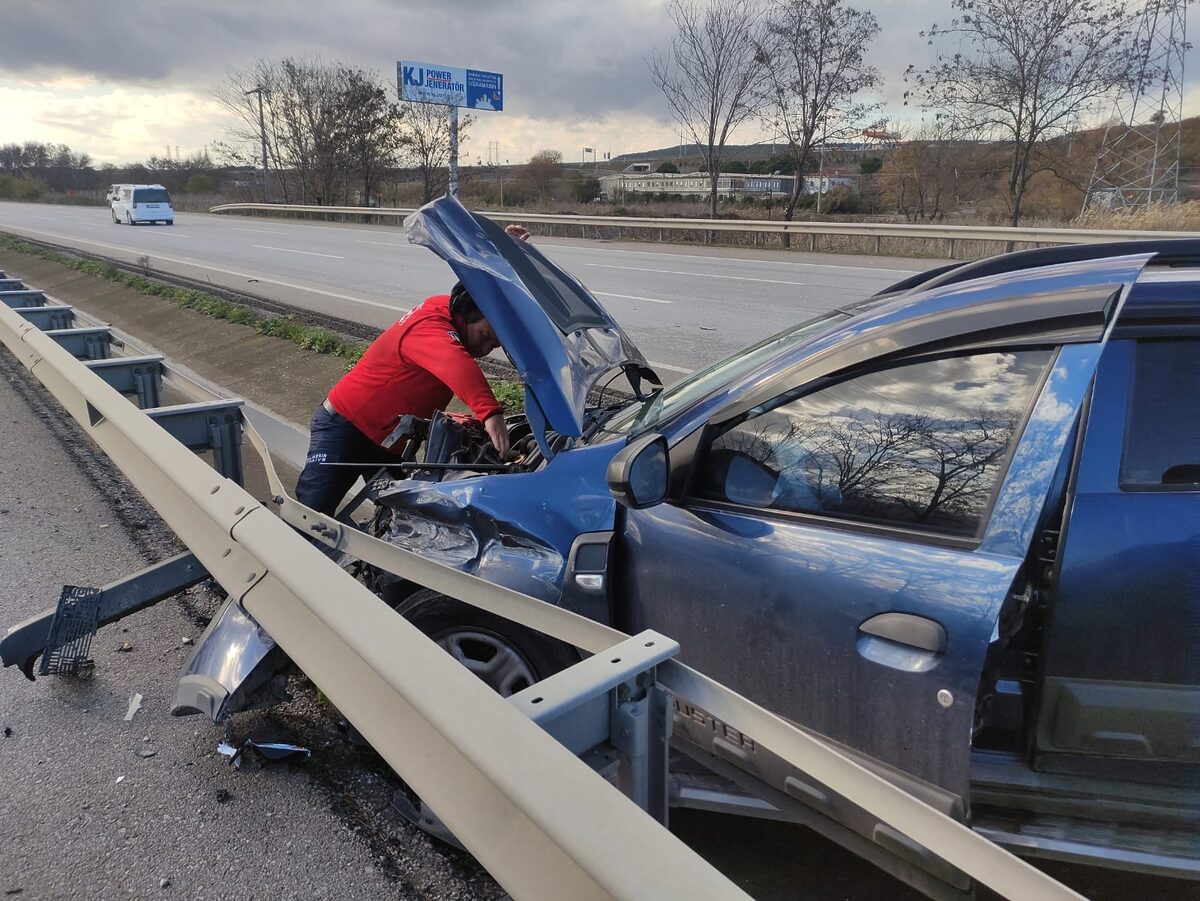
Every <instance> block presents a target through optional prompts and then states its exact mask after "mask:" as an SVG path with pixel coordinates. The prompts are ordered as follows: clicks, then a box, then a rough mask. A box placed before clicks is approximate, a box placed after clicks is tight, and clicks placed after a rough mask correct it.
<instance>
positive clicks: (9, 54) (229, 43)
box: [0, 0, 1196, 124]
mask: <svg viewBox="0 0 1200 901" xmlns="http://www.w3.org/2000/svg"><path fill="white" fill-rule="evenodd" d="M850 2H851V3H852V4H854V5H857V6H860V7H864V8H869V9H871V11H872V12H874V13H875V15H876V17H877V18H878V19H879V22H880V25H881V28H882V33H881V35H880V37H879V38H878V39H877V41H876V42H875V45H874V47H873V48H872V61H873V62H874V64H875V65H876V66H877V67H878V68H879V70H880V71H881V72H882V73H883V75H884V77H885V87H884V90H883V97H884V98H885V99H886V100H887V102H888V105H889V108H890V110H891V111H892V112H894V113H898V112H901V110H900V98H901V95H902V93H903V91H904V83H903V78H902V73H903V71H904V69H905V67H906V66H907V65H908V64H909V63H914V64H916V65H918V66H921V65H923V64H925V63H926V62H927V61H929V59H930V58H931V50H930V48H929V47H927V46H926V42H925V40H924V39H923V38H921V37H920V35H919V32H920V30H921V29H922V28H927V27H929V26H930V25H931V24H933V23H934V22H942V23H945V21H946V20H948V19H949V18H950V11H949V3H948V0H910V2H905V0H876V2H874V3H870V4H866V3H854V0H850ZM4 19H5V22H4V27H3V29H2V30H0V74H2V73H4V72H5V71H7V72H8V73H11V74H12V75H13V76H16V77H20V78H24V79H37V78H39V77H46V76H52V75H59V74H74V75H90V76H94V77H96V78H98V79H101V80H105V81H112V82H125V83H131V84H138V85H143V86H144V85H153V86H154V87H157V88H173V89H189V90H193V91H198V92H200V93H206V92H207V91H208V89H209V88H211V87H212V86H213V85H214V84H216V83H217V82H219V81H221V80H222V79H223V77H224V75H225V73H226V71H227V70H229V69H231V68H242V67H245V66H248V65H250V64H251V63H252V62H253V61H254V60H255V59H257V58H260V57H262V58H268V59H277V58H280V57H283V56H311V55H319V56H321V57H323V58H325V59H327V60H334V59H337V60H341V61H343V62H345V63H348V64H351V65H357V66H362V67H365V68H368V69H373V70H375V71H377V72H378V73H379V74H380V75H381V77H383V78H384V80H386V81H388V82H391V81H392V80H393V79H394V77H395V62H396V60H397V59H398V58H405V59H416V60H420V61H423V62H435V63H445V64H447V65H459V66H469V67H474V68H480V69H487V70H490V71H496V72H502V73H504V75H505V79H506V85H505V87H506V91H505V93H506V97H505V108H506V110H507V111H508V112H510V113H512V114H515V115H523V116H528V117H530V118H534V119H548V120H555V121H557V122H559V123H565V124H570V123H571V122H575V121H581V120H586V119H594V118H598V117H602V116H604V115H605V114H610V113H612V114H644V115H648V116H651V117H654V118H658V119H660V120H661V121H663V122H664V123H665V122H666V121H667V120H668V118H669V117H668V115H667V111H666V107H665V103H664V102H663V99H662V97H661V96H660V95H659V93H658V91H657V89H655V87H654V86H653V84H652V83H651V82H650V79H649V77H648V74H647V70H646V65H645V59H646V57H647V56H649V55H650V53H651V52H652V51H653V50H654V48H655V47H659V48H662V47H665V46H666V44H667V43H668V41H669V39H670V35H671V25H670V22H669V20H668V18H667V16H666V13H665V11H664V10H663V7H662V4H661V3H656V2H652V0H642V2H635V0H610V2H608V3H605V4H593V3H579V2H575V0H543V2H534V0H525V2H521V0H516V2H513V0H510V2H508V3H503V4H501V3H494V2H481V0H441V2H438V3H436V4H435V3H417V2H412V0H340V2H338V3H336V4H335V3H332V2H327V3H321V4H318V3H310V2H296V0H252V2H245V0H174V2H164V0H124V2H122V3H120V4H102V3H93V2H69V0H5V16H4ZM1195 70H1196V67H1195V66H1191V67H1190V71H1195Z"/></svg>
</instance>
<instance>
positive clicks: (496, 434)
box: [483, 413, 510, 460]
mask: <svg viewBox="0 0 1200 901" xmlns="http://www.w3.org/2000/svg"><path fill="white" fill-rule="evenodd" d="M483 428H484V431H486V432H487V435H488V438H490V439H491V441H492V447H494V448H495V449H496V453H497V454H498V455H499V456H500V459H501V460H507V459H508V452H509V449H510V446H509V443H508V426H507V425H506V424H505V422H504V414H503V413H493V414H492V415H491V416H489V417H488V418H487V419H486V420H485V421H484V423H483Z"/></svg>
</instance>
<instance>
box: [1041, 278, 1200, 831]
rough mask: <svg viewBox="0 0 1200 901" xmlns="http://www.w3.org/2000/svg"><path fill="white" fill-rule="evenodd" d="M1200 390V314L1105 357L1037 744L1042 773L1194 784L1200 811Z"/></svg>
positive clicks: (1054, 611)
mask: <svg viewBox="0 0 1200 901" xmlns="http://www.w3.org/2000/svg"><path fill="white" fill-rule="evenodd" d="M1192 306H1193V307H1194V302H1193V304H1192ZM1198 384H1200V323H1198V322H1196V320H1195V319H1194V318H1193V319H1192V320H1191V321H1190V322H1187V321H1186V320H1183V319H1181V318H1180V317H1179V316H1178V315H1177V316H1176V317H1175V318H1174V321H1173V322H1171V323H1170V325H1169V326H1165V327H1164V326H1159V327H1158V328H1150V327H1147V326H1145V325H1142V326H1141V327H1140V329H1139V330H1138V333H1137V336H1136V338H1135V337H1128V338H1123V339H1122V340H1117V341H1113V342H1112V343H1111V344H1110V346H1109V347H1108V349H1107V350H1106V352H1105V356H1104V360H1103V361H1102V363H1101V367H1100V371H1099V373H1098V375H1097V379H1096V389H1095V392H1094V399H1093V401H1092V405H1091V409H1090V411H1089V414H1088V419H1087V426H1086V431H1085V433H1084V438H1083V445H1082V448H1081V452H1080V457H1079V465H1078V468H1077V472H1076V478H1075V483H1074V485H1073V491H1072V498H1071V504H1070V507H1069V514H1068V517H1067V522H1066V527H1065V530H1064V533H1063V536H1062V539H1061V541H1060V543H1059V548H1058V554H1057V566H1058V572H1057V574H1056V577H1055V579H1054V581H1053V589H1052V597H1051V601H1050V610H1049V614H1048V618H1047V623H1046V627H1045V646H1044V648H1043V649H1042V655H1041V661H1040V665H1041V671H1040V686H1039V689H1040V690H1039V692H1038V698H1039V702H1038V703H1039V711H1038V722H1037V730H1036V735H1035V740H1034V747H1035V751H1036V759H1035V765H1036V767H1037V768H1038V769H1042V770H1048V771H1051V772H1060V773H1070V774H1074V775H1078V776H1093V777H1103V778H1105V779H1109V780H1129V781H1133V782H1142V783H1159V784H1167V785H1174V786H1178V787H1180V788H1182V787H1184V786H1188V787H1190V788H1191V789H1192V790H1193V794H1192V804H1193V805H1194V804H1195V791H1194V790H1195V788H1197V787H1200V767H1198V766H1197V764H1200V394H1198V393H1197V386H1198ZM1085 638H1086V640H1084V639H1085ZM1162 814H1163V816H1164V817H1166V816H1168V814H1169V811H1167V810H1165V809H1164V810H1162ZM1192 816H1194V806H1193V808H1192Z"/></svg>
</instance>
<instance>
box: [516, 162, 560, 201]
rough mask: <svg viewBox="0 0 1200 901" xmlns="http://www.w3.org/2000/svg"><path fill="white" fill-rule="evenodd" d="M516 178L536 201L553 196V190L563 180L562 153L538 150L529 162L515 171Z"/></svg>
mask: <svg viewBox="0 0 1200 901" xmlns="http://www.w3.org/2000/svg"><path fill="white" fill-rule="evenodd" d="M517 177H518V178H521V179H523V180H524V181H525V182H526V184H528V185H529V190H530V192H531V193H532V194H535V195H536V196H537V198H538V200H545V199H546V198H548V197H552V196H553V195H554V191H555V188H556V187H558V184H559V182H561V181H562V179H563V168H562V152H561V151H559V150H539V151H538V152H537V153H535V154H534V155H533V156H531V157H530V158H529V162H528V163H526V164H525V165H524V166H522V167H521V168H520V169H518V170H517Z"/></svg>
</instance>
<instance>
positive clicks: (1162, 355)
mask: <svg viewBox="0 0 1200 901" xmlns="http://www.w3.org/2000/svg"><path fill="white" fill-rule="evenodd" d="M1198 385H1200V340H1197V339H1195V338H1181V339H1175V340H1162V341H1150V340H1146V341H1139V342H1138V343H1137V345H1136V349H1135V351H1134V358H1133V389H1132V392H1131V395H1130V403H1129V412H1128V413H1127V415H1126V422H1125V453H1124V454H1123V456H1122V459H1121V487H1122V488H1125V489H1134V490H1138V489H1142V490H1144V489H1155V488H1156V489H1159V490H1164V489H1166V490H1171V489H1173V490H1176V491H1179V490H1190V491H1194V490H1196V486H1197V484H1200V391H1197V390H1196V387H1197V386H1198Z"/></svg>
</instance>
